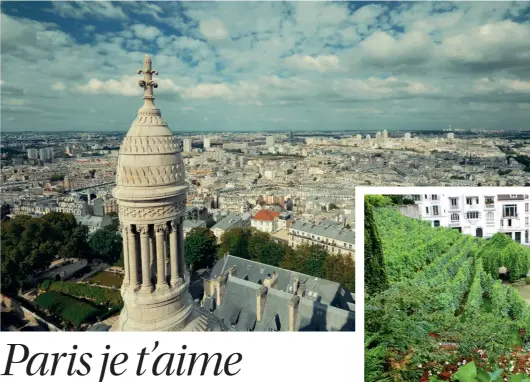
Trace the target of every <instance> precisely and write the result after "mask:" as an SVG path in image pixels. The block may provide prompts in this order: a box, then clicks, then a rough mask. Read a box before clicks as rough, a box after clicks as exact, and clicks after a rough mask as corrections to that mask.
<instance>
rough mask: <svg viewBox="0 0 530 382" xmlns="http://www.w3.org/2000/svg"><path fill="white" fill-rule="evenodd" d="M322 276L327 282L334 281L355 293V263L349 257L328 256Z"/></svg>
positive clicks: (343, 255) (342, 255)
mask: <svg viewBox="0 0 530 382" xmlns="http://www.w3.org/2000/svg"><path fill="white" fill-rule="evenodd" d="M324 274H325V278H326V279H327V280H331V281H335V282H338V283H339V284H341V285H342V286H345V287H346V288H348V289H349V290H350V291H351V292H354V291H355V262H354V260H353V257H352V256H350V255H345V254H341V255H328V256H327V257H326V261H325V263H324Z"/></svg>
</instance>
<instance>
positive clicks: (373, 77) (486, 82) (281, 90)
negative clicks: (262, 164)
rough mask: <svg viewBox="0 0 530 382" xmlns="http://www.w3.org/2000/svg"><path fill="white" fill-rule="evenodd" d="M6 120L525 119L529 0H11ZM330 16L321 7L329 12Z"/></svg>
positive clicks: (7, 126)
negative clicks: (142, 83)
mask: <svg viewBox="0 0 530 382" xmlns="http://www.w3.org/2000/svg"><path fill="white" fill-rule="evenodd" d="M1 9H2V14H1V18H2V66H3V68H2V81H1V91H2V116H1V122H2V127H3V131H5V132H13V131H21V130H26V131H35V132H46V131H86V132H98V131H125V130H127V129H128V127H129V126H130V121H131V117H132V116H134V114H132V113H131V110H135V109H136V108H137V107H138V105H137V98H136V97H135V96H138V95H140V94H141V92H142V89H141V88H140V87H138V86H137V80H138V78H137V76H136V74H135V73H136V70H137V69H138V62H139V61H140V60H141V57H143V55H144V54H145V53H149V54H151V55H152V56H153V60H154V62H155V67H154V69H155V70H158V71H160V76H159V78H158V79H157V80H158V82H159V85H160V87H159V88H158V89H157V92H156V94H155V96H156V97H157V100H156V103H157V106H159V107H160V108H161V109H163V111H164V118H165V119H166V120H167V121H168V122H169V124H170V125H171V126H172V130H173V131H175V132H183V131H187V132H191V131H194V130H196V131H234V132H238V131H255V132H259V131H294V132H300V131H307V132H313V131H342V130H345V131H352V130H384V129H386V130H388V131H393V130H401V131H414V130H441V129H445V128H448V127H449V126H451V127H452V128H454V129H469V128H479V129H481V128H483V129H493V130H499V129H506V130H515V131H516V130H520V129H521V128H524V127H525V125H524V122H525V121H527V119H528V114H529V113H530V70H529V68H528V65H527V64H526V62H525V58H526V57H527V55H528V54H529V53H530V5H529V3H521V2H519V3H509V2H506V3H430V2H429V3H397V2H396V3H352V2H349V3H331V2H328V3H320V2H318V3H317V2H311V3H280V2H278V3H207V4H206V3H173V2H172V3H155V2H149V3H140V2H123V3H106V2H86V3H72V2H54V3H50V2H39V3H35V2H33V3H31V4H30V3H29V2H17V3H14V2H13V3H5V2H4V3H2V8H1ZM320 13H321V14H322V15H324V16H323V17H317V15H319V14H320Z"/></svg>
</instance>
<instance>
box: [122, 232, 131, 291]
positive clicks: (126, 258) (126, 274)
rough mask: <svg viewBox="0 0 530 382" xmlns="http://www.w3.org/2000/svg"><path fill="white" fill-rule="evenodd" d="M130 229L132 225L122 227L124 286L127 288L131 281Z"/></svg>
mask: <svg viewBox="0 0 530 382" xmlns="http://www.w3.org/2000/svg"><path fill="white" fill-rule="evenodd" d="M129 230H130V227H128V226H126V225H123V226H122V227H121V236H122V242H123V286H124V287H125V288H127V287H128V286H129V283H130V276H129Z"/></svg>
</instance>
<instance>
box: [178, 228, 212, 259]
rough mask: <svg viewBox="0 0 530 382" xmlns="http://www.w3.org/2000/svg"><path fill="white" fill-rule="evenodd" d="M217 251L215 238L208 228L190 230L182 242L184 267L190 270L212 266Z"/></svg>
mask: <svg viewBox="0 0 530 382" xmlns="http://www.w3.org/2000/svg"><path fill="white" fill-rule="evenodd" d="M216 250H217V238H216V237H215V235H214V234H213V232H212V231H210V230H209V229H208V228H204V227H197V228H194V229H192V230H191V231H190V232H189V233H188V235H187V236H186V239H185V240H184V253H185V260H186V265H187V266H188V267H189V268H190V269H200V268H204V267H210V266H212V264H213V262H214V261H215V253H216Z"/></svg>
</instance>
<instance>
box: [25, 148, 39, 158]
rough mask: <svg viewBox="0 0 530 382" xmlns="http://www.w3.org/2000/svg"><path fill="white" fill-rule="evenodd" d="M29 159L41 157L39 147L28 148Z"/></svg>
mask: <svg viewBox="0 0 530 382" xmlns="http://www.w3.org/2000/svg"><path fill="white" fill-rule="evenodd" d="M28 159H39V152H38V151H37V149H28Z"/></svg>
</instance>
